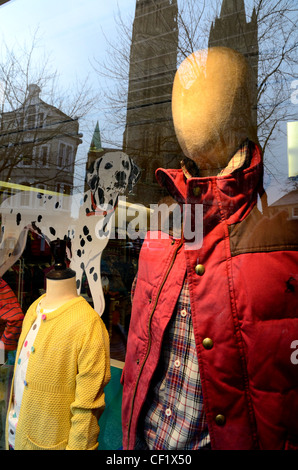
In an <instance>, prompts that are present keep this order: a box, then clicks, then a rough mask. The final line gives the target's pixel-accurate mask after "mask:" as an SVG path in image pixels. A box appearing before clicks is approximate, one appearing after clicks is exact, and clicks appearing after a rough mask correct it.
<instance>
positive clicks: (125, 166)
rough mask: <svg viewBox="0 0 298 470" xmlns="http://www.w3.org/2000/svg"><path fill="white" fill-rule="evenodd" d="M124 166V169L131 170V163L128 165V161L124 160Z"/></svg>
mask: <svg viewBox="0 0 298 470" xmlns="http://www.w3.org/2000/svg"><path fill="white" fill-rule="evenodd" d="M122 165H123V166H124V168H125V169H126V170H128V169H129V163H128V162H127V161H125V160H122Z"/></svg>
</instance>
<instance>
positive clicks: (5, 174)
mask: <svg viewBox="0 0 298 470" xmlns="http://www.w3.org/2000/svg"><path fill="white" fill-rule="evenodd" d="M40 92H41V89H40V88H39V87H38V86H37V85H34V84H32V85H29V87H28V96H27V99H26V100H25V103H24V105H23V106H21V107H20V108H18V109H16V110H13V111H10V112H5V113H3V114H2V115H1V127H0V156H1V159H0V180H1V182H2V183H8V191H9V183H10V182H13V184H14V185H25V186H34V187H38V188H40V189H41V190H50V191H55V192H59V193H64V194H70V193H71V192H72V188H73V184H74V165H75V158H76V153H77V148H78V146H79V144H80V143H81V142H82V140H81V139H82V134H80V133H79V123H78V120H77V119H72V118H71V117H69V116H67V115H66V114H64V113H63V112H62V111H60V110H59V109H58V108H56V107H54V106H52V105H50V104H48V103H46V102H44V101H43V100H42V99H41V98H40Z"/></svg>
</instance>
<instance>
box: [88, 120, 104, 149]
mask: <svg viewBox="0 0 298 470" xmlns="http://www.w3.org/2000/svg"><path fill="white" fill-rule="evenodd" d="M102 150H103V148H102V146H101V137H100V130H99V124H98V121H97V123H96V126H95V129H94V133H93V137H92V141H91V144H90V151H92V152H94V151H102Z"/></svg>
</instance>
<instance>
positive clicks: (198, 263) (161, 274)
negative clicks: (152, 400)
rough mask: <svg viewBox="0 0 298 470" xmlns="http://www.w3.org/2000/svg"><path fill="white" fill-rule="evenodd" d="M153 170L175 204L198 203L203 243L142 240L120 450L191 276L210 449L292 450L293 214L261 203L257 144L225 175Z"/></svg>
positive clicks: (297, 398)
mask: <svg viewBox="0 0 298 470" xmlns="http://www.w3.org/2000/svg"><path fill="white" fill-rule="evenodd" d="M156 176H157V179H158V181H159V182H160V184H162V185H163V186H165V187H167V188H168V190H169V192H170V194H171V195H172V196H173V197H174V198H175V199H176V200H177V201H178V202H179V203H181V204H182V203H188V204H192V205H194V204H203V243H202V246H201V247H198V248H197V249H195V250H193V249H186V246H185V241H183V240H174V239H173V238H172V237H171V236H168V237H166V238H163V239H159V240H156V239H153V238H154V237H155V236H156V235H157V234H156V233H151V234H150V233H148V236H147V238H146V240H145V241H144V244H143V247H142V250H141V254H140V259H139V271H138V279H137V283H136V290H135V295H134V300H133V307H132V316H131V324H130V330H129V337H128V349H127V355H126V360H125V368H124V371H123V375H122V382H123V385H124V388H123V408H122V421H123V447H124V449H133V448H134V443H135V438H136V429H137V423H138V419H139V416H140V411H141V409H142V406H143V403H144V400H145V397H146V395H147V392H148V388H149V384H150V380H151V378H152V376H153V373H154V371H155V369H156V367H157V364H158V361H159V357H160V351H161V343H162V338H163V334H164V331H165V329H166V326H167V324H168V322H169V320H170V318H171V315H172V313H173V311H174V308H175V304H176V302H177V299H178V296H179V293H180V290H181V287H182V285H183V280H184V277H185V274H186V273H187V276H188V282H189V291H190V302H191V312H192V321H193V327H194V334H195V341H196V347H197V354H198V361H199V368H200V374H201V381H202V388H203V396H204V404H205V410H206V417H207V421H208V427H209V432H210V438H211V447H212V449H232V450H237V449H239V450H241V449H284V448H295V447H297V445H298V420H297V416H298V364H297V361H295V360H293V357H294V358H295V357H296V356H297V355H296V356H295V354H294V353H295V350H293V347H295V345H296V348H297V343H298V342H297V340H298V308H297V307H298V305H297V304H298V302H297V298H298V296H297V294H298V253H297V248H298V241H297V233H298V230H297V229H298V221H295V220H289V217H288V213H287V212H280V213H278V214H273V215H271V216H270V215H268V216H267V215H264V214H262V213H261V212H260V211H259V210H258V208H257V204H256V202H257V196H258V193H260V192H261V189H262V179H263V166H262V159H261V154H260V151H259V149H258V148H257V147H255V148H254V150H253V156H252V160H251V164H250V167H249V168H247V169H245V170H238V171H235V172H234V173H232V174H230V175H227V176H222V177H206V178H200V177H198V178H197V177H193V178H190V179H188V180H186V181H185V178H184V176H183V172H182V171H181V170H161V169H160V170H157V172H156ZM196 188H199V189H196ZM188 216H189V215H188ZM186 217H187V216H186Z"/></svg>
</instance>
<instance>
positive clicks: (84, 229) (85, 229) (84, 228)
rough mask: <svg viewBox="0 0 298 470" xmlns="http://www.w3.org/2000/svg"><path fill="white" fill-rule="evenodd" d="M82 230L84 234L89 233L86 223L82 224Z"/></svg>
mask: <svg viewBox="0 0 298 470" xmlns="http://www.w3.org/2000/svg"><path fill="white" fill-rule="evenodd" d="M83 232H84V235H88V233H89V228H88V227H87V226H86V225H84V227H83Z"/></svg>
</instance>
